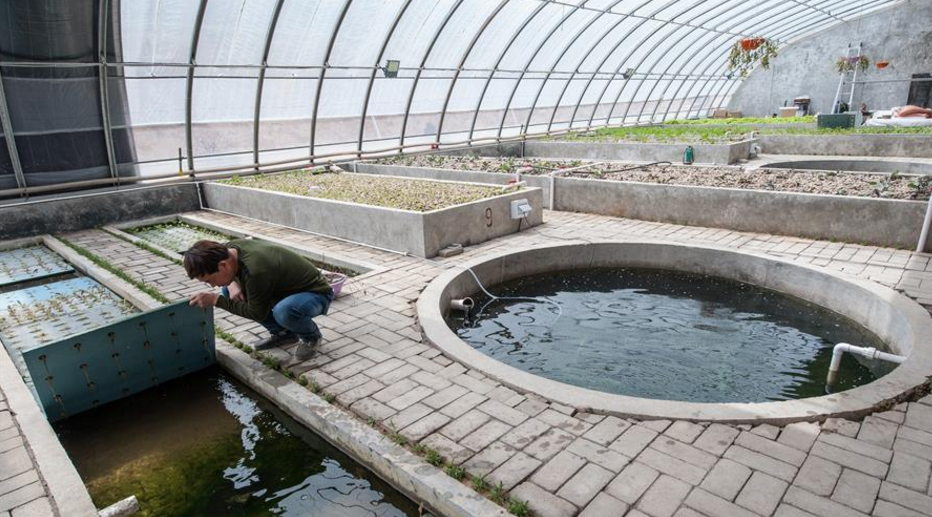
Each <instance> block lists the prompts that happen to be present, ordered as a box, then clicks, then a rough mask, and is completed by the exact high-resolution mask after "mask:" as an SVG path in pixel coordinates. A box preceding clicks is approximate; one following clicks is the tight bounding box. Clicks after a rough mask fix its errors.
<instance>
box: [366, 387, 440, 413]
mask: <svg viewBox="0 0 932 517" xmlns="http://www.w3.org/2000/svg"><path fill="white" fill-rule="evenodd" d="M383 391H384V390H383ZM433 394H434V390H432V389H430V388H428V387H427V386H418V387H416V388H414V389H413V390H411V391H408V392H407V393H405V394H404V395H401V396H400V397H396V398H394V399H392V400H390V401H388V402H387V404H388V407H390V408H393V409H397V410H399V411H401V410H402V409H405V408H407V407H410V406H411V405H413V404H416V403H418V402H420V401H421V400H422V399H425V398H427V397H429V396H431V395H433ZM375 396H376V397H377V396H378V394H376V395H375Z"/></svg>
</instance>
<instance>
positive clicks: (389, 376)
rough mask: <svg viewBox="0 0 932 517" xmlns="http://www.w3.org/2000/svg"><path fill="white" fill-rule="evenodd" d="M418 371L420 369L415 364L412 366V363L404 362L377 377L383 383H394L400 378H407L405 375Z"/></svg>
mask: <svg viewBox="0 0 932 517" xmlns="http://www.w3.org/2000/svg"><path fill="white" fill-rule="evenodd" d="M419 371H421V370H420V369H419V368H418V367H417V366H414V365H413V364H405V365H403V366H400V367H398V368H395V369H394V370H392V371H390V372H388V373H385V374H383V375H381V376H379V377H378V379H379V381H381V382H383V383H384V384H395V383H397V382H399V381H401V380H402V379H404V380H407V377H409V376H411V375H414V374H415V373H417V372H419Z"/></svg>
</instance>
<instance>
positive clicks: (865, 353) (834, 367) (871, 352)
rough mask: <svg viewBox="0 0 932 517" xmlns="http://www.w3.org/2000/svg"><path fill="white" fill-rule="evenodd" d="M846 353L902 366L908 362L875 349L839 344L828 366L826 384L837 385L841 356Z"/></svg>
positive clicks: (901, 357)
mask: <svg viewBox="0 0 932 517" xmlns="http://www.w3.org/2000/svg"><path fill="white" fill-rule="evenodd" d="M845 352H848V353H851V354H857V355H859V356H862V357H866V358H868V359H880V360H881V361H889V362H891V363H897V364H900V363H902V362H903V361H906V357H905V356H902V355H896V354H888V353H887V352H881V351H880V350H877V349H876V348H873V347H860V346H854V345H849V344H848V343H838V344H837V345H835V348H834V349H832V362H831V364H829V366H828V378H827V379H826V381H825V382H826V384H829V385H831V384H835V380H836V379H837V378H838V369H839V368H840V367H841V356H842V354H844V353H845Z"/></svg>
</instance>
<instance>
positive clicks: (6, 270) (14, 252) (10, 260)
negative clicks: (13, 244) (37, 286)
mask: <svg viewBox="0 0 932 517" xmlns="http://www.w3.org/2000/svg"><path fill="white" fill-rule="evenodd" d="M71 271H74V269H73V268H72V267H71V266H70V265H68V263H67V262H65V261H64V260H63V259H62V258H61V257H59V256H58V255H56V254H55V253H53V252H52V250H50V249H48V248H46V247H45V246H27V247H24V248H15V249H11V250H2V251H0V287H2V286H5V285H10V284H16V283H19V282H25V281H29V280H38V279H41V278H46V277H50V276H55V275H60V274H63V273H69V272H71Z"/></svg>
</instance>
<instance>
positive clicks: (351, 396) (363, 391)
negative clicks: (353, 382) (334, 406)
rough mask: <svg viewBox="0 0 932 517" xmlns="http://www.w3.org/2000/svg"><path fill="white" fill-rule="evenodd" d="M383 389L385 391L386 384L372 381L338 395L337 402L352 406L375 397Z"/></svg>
mask: <svg viewBox="0 0 932 517" xmlns="http://www.w3.org/2000/svg"><path fill="white" fill-rule="evenodd" d="M360 376H362V377H365V376H364V375H362V374H360ZM383 389H385V385H384V384H382V383H381V382H379V381H376V380H370V381H368V382H366V383H365V384H363V385H361V386H357V387H355V388H353V389H350V390H347V391H345V392H343V393H341V394H339V395H337V402H339V403H340V404H343V405H344V406H351V405H352V404H353V403H355V402H356V401H357V400H359V399H362V398H364V397H368V396H370V395H373V394H375V393H377V392H379V391H382V390H383Z"/></svg>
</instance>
